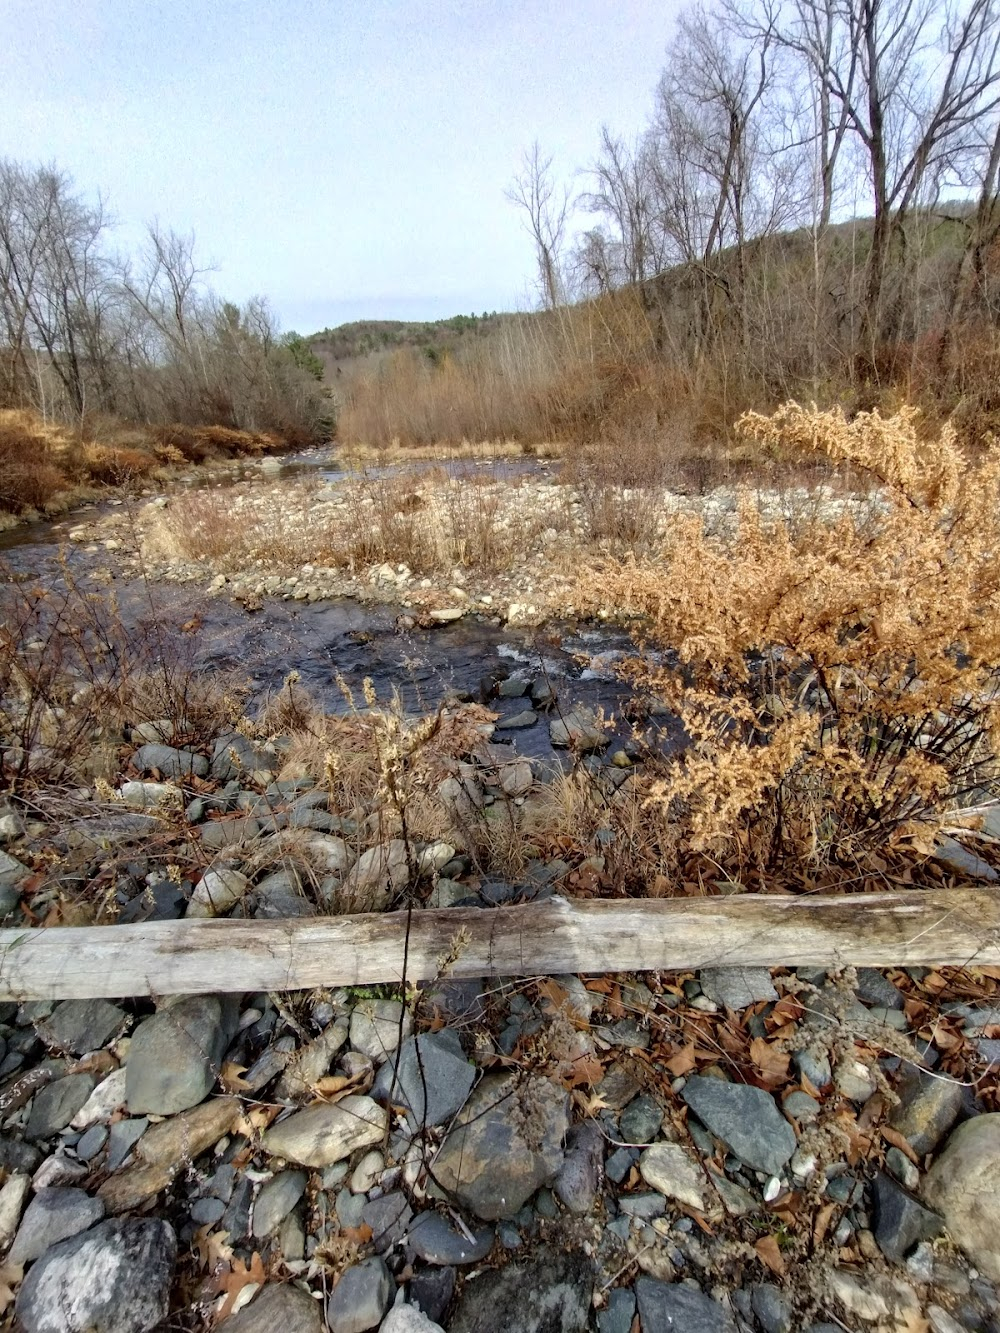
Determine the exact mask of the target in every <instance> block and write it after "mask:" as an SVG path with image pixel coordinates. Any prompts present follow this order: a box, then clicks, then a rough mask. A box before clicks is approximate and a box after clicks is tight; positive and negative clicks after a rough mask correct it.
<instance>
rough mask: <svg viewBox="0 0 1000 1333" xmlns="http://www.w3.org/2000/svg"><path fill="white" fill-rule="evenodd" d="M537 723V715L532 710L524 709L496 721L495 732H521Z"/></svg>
mask: <svg viewBox="0 0 1000 1333" xmlns="http://www.w3.org/2000/svg"><path fill="white" fill-rule="evenodd" d="M537 721H538V714H537V713H536V712H535V711H534V709H532V708H524V709H522V710H521V711H520V712H519V713H509V714H508V715H507V716H506V717H501V718H500V719H499V720H498V721H497V724H496V726H497V731H523V730H524V728H525V727H533V726H534V725H535V723H536V722H537Z"/></svg>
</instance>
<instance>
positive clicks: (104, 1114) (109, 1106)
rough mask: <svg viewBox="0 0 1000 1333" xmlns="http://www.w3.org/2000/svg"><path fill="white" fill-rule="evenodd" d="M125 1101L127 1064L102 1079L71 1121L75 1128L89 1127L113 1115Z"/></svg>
mask: <svg viewBox="0 0 1000 1333" xmlns="http://www.w3.org/2000/svg"><path fill="white" fill-rule="evenodd" d="M124 1103H125V1066H124V1065H122V1067H121V1068H120V1069H116V1070H114V1071H113V1073H110V1074H109V1075H108V1076H107V1078H105V1079H102V1080H101V1082H100V1083H98V1085H97V1087H96V1088H95V1089H94V1091H93V1092H92V1093H91V1094H90V1096H89V1097H88V1098H87V1100H86V1101H85V1102H84V1103H83V1105H82V1106H81V1107H80V1109H79V1111H77V1113H76V1115H75V1116H74V1117H73V1119H72V1120H71V1121H70V1124H71V1125H72V1126H73V1128H74V1129H87V1128H88V1127H89V1126H91V1125H96V1124H97V1123H98V1122H99V1121H101V1120H108V1119H110V1117H111V1115H112V1114H113V1113H114V1112H115V1111H117V1110H118V1108H119V1106H123V1105H124Z"/></svg>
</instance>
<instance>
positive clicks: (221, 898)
mask: <svg viewBox="0 0 1000 1333" xmlns="http://www.w3.org/2000/svg"><path fill="white" fill-rule="evenodd" d="M207 827H209V826H208V825H206V828H207ZM213 827H215V828H218V827H220V826H219V825H214V826H213ZM249 887H250V881H249V880H248V879H247V877H246V875H241V874H240V872H239V871H238V870H233V869H232V867H231V866H221V867H220V868H219V869H217V870H208V871H206V872H205V874H204V875H202V877H201V879H200V880H199V881H198V883H197V884H196V885H195V886H194V891H193V892H192V894H191V899H190V901H189V902H188V906H187V913H186V915H187V916H191V917H212V916H222V915H224V913H226V912H228V911H230V910H231V909H232V908H234V907H235V906H236V904H237V903H238V902H242V900H243V898H244V897H245V896H246V892H247V890H248V889H249Z"/></svg>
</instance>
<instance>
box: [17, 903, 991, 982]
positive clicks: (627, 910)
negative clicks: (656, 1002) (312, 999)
mask: <svg viewBox="0 0 1000 1333" xmlns="http://www.w3.org/2000/svg"><path fill="white" fill-rule="evenodd" d="M846 964H853V965H856V966H865V967H901V966H910V967H913V966H937V965H945V964H952V965H957V966H965V965H977V964H978V965H979V966H997V965H998V964H1000V890H998V889H988V888H962V889H941V890H926V891H916V892H909V891H907V892H900V893H876V894H855V895H827V896H816V897H784V896H781V897H779V896H775V897H770V896H766V895H757V894H747V895H744V896H738V895H737V896H734V897H728V898H701V899H689V898H683V899H677V898H675V899H656V900H639V899H629V900H625V901H623V900H614V901H606V900H599V901H579V902H578V901H567V900H566V899H562V898H552V899H549V900H548V901H546V902H542V903H529V904H525V905H523V906H518V907H508V908H497V909H483V910H480V909H477V908H458V907H453V908H446V909H444V910H441V911H422V910H417V911H414V912H413V913H412V914H410V915H409V917H408V916H407V913H406V912H390V913H380V914H372V915H364V916H342V917H313V918H301V917H298V918H295V919H294V920H287V921H235V920H229V919H225V920H216V921H211V920H192V921H156V922H147V923H145V924H143V925H134V926H88V927H66V928H62V929H60V928H49V929H25V930H3V931H0V999H5V1000H6V999H17V1000H22V999H24V1000H27V999H31V1000H50V999H51V1000H62V999H84V998H90V997H96V996H104V997H108V998H112V997H126V996H133V995H176V994H191V993H199V992H207V991H219V992H225V991H267V990H277V991H283V990H303V989H309V988H312V987H316V986H365V985H374V984H376V983H378V982H399V981H401V980H403V978H404V976H405V978H406V980H407V981H431V980H434V979H437V978H439V977H513V976H538V975H551V974H553V973H560V972H572V973H579V972H584V973H600V972H634V971H659V970H669V971H674V970H680V969H688V968H698V967H709V966H716V967H718V966H739V965H743V966H765V967H779V966H789V967H797V966H806V965H809V966H818V967H836V966H843V965H846Z"/></svg>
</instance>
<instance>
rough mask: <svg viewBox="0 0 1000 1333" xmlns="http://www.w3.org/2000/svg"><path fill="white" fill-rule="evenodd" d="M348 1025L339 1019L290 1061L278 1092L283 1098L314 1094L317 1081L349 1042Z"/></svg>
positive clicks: (292, 1099) (280, 1098)
mask: <svg viewBox="0 0 1000 1333" xmlns="http://www.w3.org/2000/svg"><path fill="white" fill-rule="evenodd" d="M348 1031H349V1029H348V1024H347V1020H346V1019H345V1018H338V1019H337V1021H336V1022H334V1023H330V1024H328V1025H327V1027H325V1028H324V1029H323V1031H322V1032H321V1033H320V1034H319V1036H318V1037H316V1038H314V1039H313V1040H312V1041H311V1042H310V1043H309V1044H308V1046H302V1047H300V1048H299V1050H298V1051H297V1052H296V1053H295V1055H293V1056H292V1058H291V1060H289V1061H288V1062H287V1063H286V1066H285V1072H284V1073H283V1075H282V1076H281V1080H280V1082H279V1083H278V1086H277V1089H276V1090H275V1095H276V1097H277V1098H278V1100H279V1101H290V1100H291V1101H294V1100H297V1099H304V1098H306V1097H312V1096H313V1095H314V1089H315V1087H316V1084H317V1083H318V1082H319V1081H320V1079H321V1078H322V1077H323V1075H324V1074H326V1073H327V1071H328V1070H329V1068H330V1065H331V1064H332V1063H333V1057H334V1056H335V1055H336V1054H337V1052H338V1051H339V1050H340V1048H341V1047H342V1046H343V1045H344V1043H345V1042H346V1041H347V1034H348Z"/></svg>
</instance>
